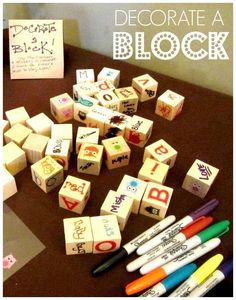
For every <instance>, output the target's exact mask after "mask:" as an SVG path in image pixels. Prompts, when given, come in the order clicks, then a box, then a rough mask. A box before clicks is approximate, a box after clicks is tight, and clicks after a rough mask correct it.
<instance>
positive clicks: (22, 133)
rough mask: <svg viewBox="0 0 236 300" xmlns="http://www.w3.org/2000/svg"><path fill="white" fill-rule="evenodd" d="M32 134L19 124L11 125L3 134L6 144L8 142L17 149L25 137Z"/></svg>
mask: <svg viewBox="0 0 236 300" xmlns="http://www.w3.org/2000/svg"><path fill="white" fill-rule="evenodd" d="M31 133H32V130H31V129H29V128H28V127H26V126H25V125H22V124H20V123H18V124H15V125H13V126H12V127H11V128H10V129H8V130H7V131H6V132H5V133H4V139H5V142H6V144H8V143H10V142H14V143H16V144H17V145H18V146H19V147H22V145H23V144H24V142H25V140H26V139H27V137H28V136H29V135H30V134H31Z"/></svg>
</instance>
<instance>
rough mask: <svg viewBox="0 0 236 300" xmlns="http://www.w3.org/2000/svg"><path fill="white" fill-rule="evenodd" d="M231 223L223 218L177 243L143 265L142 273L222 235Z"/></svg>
mask: <svg viewBox="0 0 236 300" xmlns="http://www.w3.org/2000/svg"><path fill="white" fill-rule="evenodd" d="M229 225H230V222H229V221H228V220H223V221H220V222H217V223H215V224H213V225H211V226H210V227H208V228H207V229H205V230H202V231H201V232H199V233H198V234H196V235H194V236H193V237H191V238H190V239H188V240H187V241H185V242H183V243H182V244H180V245H177V246H176V247H174V248H171V249H170V250H169V251H168V252H166V253H164V254H162V255H160V256H158V257H157V258H155V259H154V260H152V261H150V262H149V263H147V264H145V265H143V266H142V267H141V268H140V270H139V272H140V273H141V274H142V275H143V274H147V273H149V272H151V271H152V270H154V269H156V268H158V267H160V266H162V265H164V264H166V263H167V262H169V261H171V260H172V259H174V258H176V257H178V256H180V255H181V254H183V253H185V252H187V251H189V250H191V249H193V248H195V247H197V246H198V245H200V244H203V243H205V242H207V241H208V240H210V239H212V238H214V237H220V236H221V235H223V234H225V233H226V232H228V231H229Z"/></svg>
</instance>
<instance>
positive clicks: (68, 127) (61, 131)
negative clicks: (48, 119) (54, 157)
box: [51, 124, 73, 152]
mask: <svg viewBox="0 0 236 300" xmlns="http://www.w3.org/2000/svg"><path fill="white" fill-rule="evenodd" d="M51 138H52V139H62V140H68V141H70V152H72V151H73V128H72V124H53V125H52V127H51Z"/></svg>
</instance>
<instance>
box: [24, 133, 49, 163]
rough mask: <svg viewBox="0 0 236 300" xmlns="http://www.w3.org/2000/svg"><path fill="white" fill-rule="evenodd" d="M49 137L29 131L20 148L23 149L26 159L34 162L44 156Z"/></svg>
mask: <svg viewBox="0 0 236 300" xmlns="http://www.w3.org/2000/svg"><path fill="white" fill-rule="evenodd" d="M48 141H49V137H47V136H44V135H40V134H36V133H31V134H30V135H29V136H28V137H27V139H26V141H25V142H24V144H23V146H22V149H23V150H24V151H25V154H26V158H27V161H28V162H29V163H30V164H34V163H36V162H37V161H39V160H40V159H42V158H43V157H44V156H45V150H46V147H47V144H48Z"/></svg>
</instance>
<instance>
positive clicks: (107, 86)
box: [94, 80, 115, 93]
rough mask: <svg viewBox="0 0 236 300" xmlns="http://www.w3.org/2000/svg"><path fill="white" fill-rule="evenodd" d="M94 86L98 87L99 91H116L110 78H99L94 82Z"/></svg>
mask: <svg viewBox="0 0 236 300" xmlns="http://www.w3.org/2000/svg"><path fill="white" fill-rule="evenodd" d="M94 87H95V88H96V89H97V93H99V92H100V91H106V90H111V91H114V89H115V87H114V85H113V84H112V83H111V82H110V81H109V80H99V81H97V82H94Z"/></svg>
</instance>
